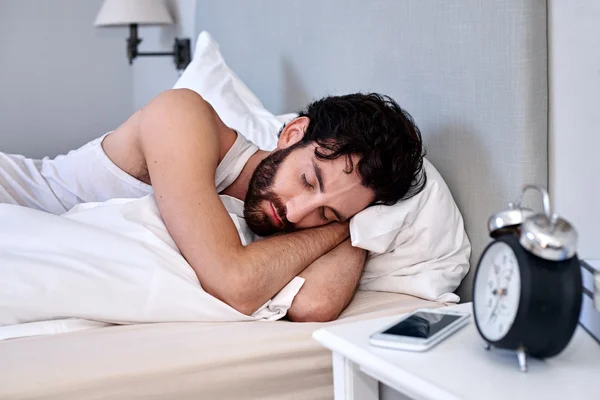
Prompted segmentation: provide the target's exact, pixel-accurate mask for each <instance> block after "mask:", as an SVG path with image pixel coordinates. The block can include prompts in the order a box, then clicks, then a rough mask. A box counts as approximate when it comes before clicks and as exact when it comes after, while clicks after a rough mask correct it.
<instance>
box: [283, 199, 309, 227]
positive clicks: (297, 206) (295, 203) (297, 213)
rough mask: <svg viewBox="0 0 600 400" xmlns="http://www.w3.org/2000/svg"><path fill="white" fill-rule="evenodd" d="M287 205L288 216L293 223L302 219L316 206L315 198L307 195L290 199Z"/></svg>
mask: <svg viewBox="0 0 600 400" xmlns="http://www.w3.org/2000/svg"><path fill="white" fill-rule="evenodd" d="M285 206H286V211H287V214H286V218H287V220H288V221H290V222H291V223H292V224H297V223H298V222H300V221H302V220H303V219H304V218H306V217H307V216H308V215H309V214H310V213H311V212H312V211H313V210H314V209H315V208H316V204H315V199H314V198H311V196H306V195H301V196H296V197H294V198H293V199H290V200H289V201H288V202H287V203H286V205H285Z"/></svg>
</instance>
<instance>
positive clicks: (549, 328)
mask: <svg viewBox="0 0 600 400" xmlns="http://www.w3.org/2000/svg"><path fill="white" fill-rule="evenodd" d="M529 189H535V190H538V191H540V192H541V194H542V196H543V204H544V212H543V213H535V212H534V211H533V210H531V209H527V208H522V207H521V199H522V197H523V194H524V193H525V191H527V190H529ZM488 229H489V232H490V236H491V237H492V239H493V240H492V242H491V243H489V245H488V246H487V247H486V249H485V250H484V252H483V254H482V255H481V257H480V259H479V262H478V265H477V270H476V273H475V280H474V285H473V312H474V319H475V324H476V327H477V330H478V332H479V334H480V336H481V337H482V338H483V340H484V341H485V348H486V349H487V350H489V349H491V348H492V347H496V348H501V349H509V350H514V351H516V354H517V359H518V363H519V367H520V370H521V371H523V372H525V371H527V356H528V355H529V356H532V357H536V358H548V357H552V356H555V355H557V354H559V353H560V352H561V351H562V350H563V349H564V348H565V347H566V346H567V344H568V343H569V341H570V340H571V337H572V336H573V333H574V331H575V328H576V327H577V322H578V319H579V312H580V310H581V301H582V281H581V270H580V266H579V260H578V258H577V255H576V245H577V233H576V231H575V229H574V228H573V226H572V225H571V224H569V223H568V222H567V221H566V220H564V219H562V218H561V217H559V216H558V215H557V214H555V213H552V212H551V209H550V197H549V196H548V192H547V191H546V190H545V189H544V188H543V187H541V186H537V185H526V186H524V187H523V189H522V192H521V194H520V198H519V200H517V201H516V202H515V203H509V204H508V209H507V210H504V211H500V212H498V213H496V214H494V215H492V216H491V217H490V219H489V221H488Z"/></svg>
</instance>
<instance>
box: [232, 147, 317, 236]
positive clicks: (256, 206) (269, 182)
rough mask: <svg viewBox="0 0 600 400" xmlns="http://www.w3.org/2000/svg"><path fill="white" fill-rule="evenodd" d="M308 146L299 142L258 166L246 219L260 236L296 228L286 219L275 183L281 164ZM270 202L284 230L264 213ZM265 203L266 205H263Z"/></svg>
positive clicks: (274, 153)
mask: <svg viewBox="0 0 600 400" xmlns="http://www.w3.org/2000/svg"><path fill="white" fill-rule="evenodd" d="M304 146H306V144H305V143H302V142H299V143H296V144H294V145H292V146H290V147H287V148H285V149H281V150H276V151H274V152H272V153H271V154H269V155H268V156H267V157H266V158H265V159H264V160H262V161H261V162H260V164H258V167H256V170H255V171H254V174H253V175H252V179H250V185H249V186H248V193H247V194H246V199H245V200H244V218H245V219H246V223H247V224H248V227H249V228H250V229H251V230H252V232H254V233H255V234H257V235H259V236H269V235H272V234H274V233H277V232H282V231H284V232H288V231H291V230H292V229H293V228H294V226H293V224H292V223H290V222H289V221H288V220H287V218H286V213H287V212H286V208H285V205H284V204H283V201H281V199H280V198H279V197H278V196H277V195H276V194H275V193H274V192H273V190H272V189H273V181H274V180H275V175H276V174H277V171H278V170H279V167H280V166H281V163H282V162H283V161H284V160H285V159H286V158H287V156H288V155H290V154H291V153H292V151H294V150H295V149H298V148H300V147H304ZM268 202H271V203H272V204H273V207H274V208H275V210H276V211H277V214H278V215H279V218H281V221H282V222H283V228H282V227H279V226H275V225H274V224H273V222H272V220H271V217H270V213H266V212H265V211H264V207H265V205H268ZM263 203H264V204H263Z"/></svg>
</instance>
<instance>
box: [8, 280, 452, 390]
mask: <svg viewBox="0 0 600 400" xmlns="http://www.w3.org/2000/svg"><path fill="white" fill-rule="evenodd" d="M443 305H444V304H443V303H435V302H431V301H427V300H422V299H419V298H416V297H411V296H406V295H401V294H395V293H381V292H360V291H359V292H357V294H356V296H355V297H354V299H353V300H352V302H351V304H350V306H349V307H348V308H347V309H346V310H345V311H344V313H343V314H342V315H341V316H340V318H339V319H338V320H336V321H333V322H330V323H325V324H323V323H292V322H289V321H276V322H263V321H255V322H234V323H223V322H221V323H160V324H144V325H129V326H114V327H107V328H99V329H92V330H88V331H80V332H73V333H65V334H56V335H49V336H38V337H29V338H22V339H13V340H6V341H0V399H9V398H10V399H37V398H43V399H48V400H50V399H62V400H68V399H84V398H85V399H138V398H139V399H142V398H143V399H199V398H203V399H311V400H312V399H330V398H333V376H332V369H331V353H330V352H329V351H328V350H327V349H325V348H323V347H321V346H320V345H319V344H318V343H317V342H316V341H314V340H313V339H312V338H311V334H312V332H313V331H314V330H316V329H318V328H321V327H323V326H324V325H329V324H341V323H347V322H353V321H356V320H364V319H370V318H377V317H381V316H387V315H393V314H400V313H405V312H409V311H411V310H414V309H416V308H420V307H427V308H433V307H439V306H443Z"/></svg>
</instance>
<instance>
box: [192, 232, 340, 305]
mask: <svg viewBox="0 0 600 400" xmlns="http://www.w3.org/2000/svg"><path fill="white" fill-rule="evenodd" d="M347 237H348V224H347V223H331V224H328V225H326V226H322V227H318V228H311V229H305V230H300V231H296V232H292V233H289V234H285V235H278V236H273V237H269V238H265V239H263V240H260V241H257V242H253V243H251V244H250V245H248V246H246V247H243V248H242V249H241V251H239V252H237V253H236V254H234V255H232V256H231V257H230V258H228V259H227V260H225V261H224V262H223V263H222V264H221V265H219V266H216V267H215V268H211V269H210V271H207V269H204V270H205V271H204V272H205V273H202V272H201V273H200V274H198V275H199V278H200V282H201V283H202V285H203V287H204V288H205V290H207V291H208V292H209V293H211V294H212V295H213V296H215V297H217V298H219V299H221V300H223V301H225V302H226V303H228V304H229V305H231V306H232V307H234V308H236V309H237V310H238V311H240V312H242V313H245V314H251V313H252V312H254V311H256V310H257V309H258V307H260V306H261V305H263V304H264V303H265V302H266V301H267V300H269V299H270V298H272V297H273V296H274V295H275V294H276V293H277V292H279V291H280V290H281V289H282V288H283V287H284V286H285V285H286V284H287V283H288V282H289V281H290V280H292V279H293V278H294V277H295V276H297V275H298V274H299V273H300V272H302V271H303V270H304V269H305V268H306V267H307V266H308V265H310V264H311V263H313V262H314V261H315V260H317V259H318V258H319V257H321V256H322V255H323V254H325V253H327V252H329V251H330V250H332V249H333V248H335V247H336V246H337V245H338V244H340V243H341V242H342V241H343V240H344V239H346V238H347Z"/></svg>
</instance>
